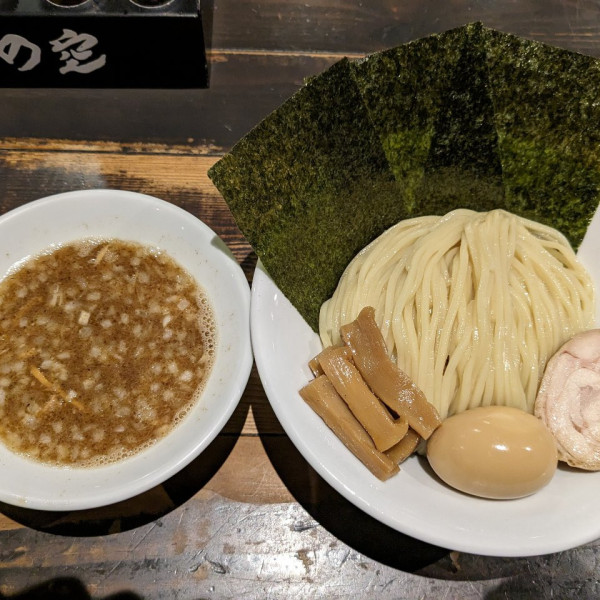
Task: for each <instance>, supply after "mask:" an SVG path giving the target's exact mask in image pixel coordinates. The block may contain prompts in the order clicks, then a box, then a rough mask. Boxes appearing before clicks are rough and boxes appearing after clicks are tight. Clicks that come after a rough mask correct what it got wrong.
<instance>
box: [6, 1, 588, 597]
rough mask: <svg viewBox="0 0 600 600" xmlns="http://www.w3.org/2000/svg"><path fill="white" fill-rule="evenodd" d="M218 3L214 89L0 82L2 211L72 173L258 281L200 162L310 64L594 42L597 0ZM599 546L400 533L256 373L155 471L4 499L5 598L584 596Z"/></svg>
mask: <svg viewBox="0 0 600 600" xmlns="http://www.w3.org/2000/svg"><path fill="white" fill-rule="evenodd" d="M206 4H207V5H208V6H209V7H210V6H212V8H213V10H212V31H213V35H212V39H211V50H210V53H209V56H210V62H211V86H210V88H209V89H208V90H138V91H132V90H93V91H92V90H15V89H0V107H1V110H0V213H4V212H6V211H8V210H11V209H12V208H15V207H17V206H20V205H22V204H24V203H26V202H29V201H31V200H34V199H36V198H40V197H43V196H47V195H50V194H55V193H59V192H63V191H70V190H73V189H91V188H116V189H124V190H132V191H137V192H144V193H148V194H151V195H155V196H157V197H159V198H163V199H165V200H167V201H169V202H172V203H174V204H177V205H178V206H181V207H183V208H184V209H185V210H187V211H189V212H190V213H191V214H194V215H196V216H197V217H200V218H201V219H203V220H204V221H205V222H206V223H207V224H208V225H209V226H210V227H212V228H213V229H214V230H215V231H216V232H217V233H218V234H219V235H220V236H221V237H222V238H223V239H224V240H225V242H226V243H227V244H228V245H229V247H230V248H231V249H232V251H233V253H234V255H235V257H236V259H237V260H238V261H239V262H240V264H241V265H242V267H243V268H244V271H245V273H246V276H247V278H248V282H249V284H250V283H251V280H252V274H253V272H254V267H255V264H256V256H255V255H254V253H253V251H252V249H251V248H250V246H249V245H248V243H247V242H246V240H245V239H244V238H243V236H242V235H241V233H240V231H239V229H238V228H237V226H236V225H235V223H234V221H233V219H232V217H231V214H230V212H229V210H228V208H227V206H226V204H225V203H224V201H223V199H222V198H221V196H220V195H219V193H218V191H217V190H216V189H215V188H214V186H213V185H212V183H211V182H210V180H209V179H208V176H207V171H208V169H209V168H210V166H211V165H212V164H214V162H215V161H216V160H218V158H219V157H220V156H221V155H222V154H223V153H224V152H226V151H227V150H228V149H229V148H231V146H232V145H233V144H234V143H235V142H236V141H237V140H238V139H239V138H240V137H241V136H242V135H244V134H245V133H246V132H247V131H249V130H250V129H251V128H252V127H253V126H254V125H255V124H256V123H258V122H259V121H260V119H262V118H263V117H264V116H266V115H267V114H269V112H270V111H272V110H273V109H274V108H276V107H277V106H278V105H279V104H280V103H281V102H283V101H284V100H285V99H286V98H288V97H289V96H290V95H291V94H292V93H294V91H296V90H297V89H298V88H299V87H300V86H301V85H302V83H303V81H304V79H305V78H306V77H310V76H311V75H315V74H318V73H320V72H322V71H323V70H324V69H326V68H327V67H328V66H329V65H331V64H332V63H334V62H335V61H337V60H339V59H340V58H341V57H343V56H349V57H351V58H356V57H360V56H363V55H365V54H367V53H369V52H373V51H377V50H380V49H383V48H386V47H392V46H395V45H397V44H399V43H404V42H406V41H409V40H411V39H415V38H417V37H420V36H423V35H428V34H430V33H433V32H437V31H442V30H444V29H447V28H449V27H453V26H457V25H462V24H464V23H467V22H472V21H476V20H481V21H483V22H484V24H485V25H488V26H491V27H496V28H498V29H501V30H503V31H507V32H512V33H516V34H520V35H522V36H524V37H528V38H530V39H536V40H540V41H545V42H549V43H553V44H556V45H559V46H561V47H565V48H569V49H572V50H577V51H581V52H585V53H588V54H591V55H594V56H600V19H598V14H599V12H598V11H599V9H600V0H580V1H577V2H576V1H573V0H548V1H547V2H544V3H539V2H537V1H536V0H523V1H521V2H514V1H513V0H494V1H493V2H481V1H475V0H473V1H466V0H451V1H444V2H443V1H441V0H419V1H417V0H408V1H406V2H404V3H399V2H394V1H391V0H373V1H369V2H365V1H364V0H343V1H342V0H315V1H314V2H298V1H292V0H287V1H285V0H265V1H262V2H256V1H253V0H214V1H212V0H211V1H210V2H208V3H206ZM0 83H1V82H0ZM0 244H1V240H0ZM507 526H510V524H507ZM599 558H600V543H598V542H595V543H592V544H589V545H587V546H583V547H581V548H576V549H573V550H570V551H568V552H563V553H559V554H554V555H550V556H545V557H532V558H529V559H519V558H515V559H505V558H490V557H482V556H472V555H468V554H458V553H451V552H449V551H448V550H445V549H441V548H437V547H435V546H431V545H428V544H425V543H422V542H419V541H417V540H415V539H412V538H410V537H408V536H405V535H402V534H400V533H398V532H396V531H393V530H391V529H390V528H388V527H386V526H385V525H382V524H381V523H379V522H377V521H376V520H375V519H372V518H371V517H368V516H367V515H366V514H365V513H363V512H362V511H360V510H359V509H357V508H356V507H354V506H353V505H352V504H351V503H349V502H348V501H346V500H345V499H344V498H342V496H340V495H339V494H338V493H337V492H336V491H335V490H333V489H332V488H331V487H330V486H329V485H327V484H326V483H325V482H324V481H323V480H322V479H321V478H320V477H319V476H318V475H317V474H316V473H315V472H314V470H313V469H312V468H311V467H310V466H309V465H308V464H307V463H306V461H305V460H304V459H303V458H302V456H301V455H300V454H299V452H298V451H297V450H296V449H295V448H294V446H293V444H292V443H291V442H290V440H289V439H288V437H287V436H286V435H285V433H284V431H283V429H282V428H281V425H280V424H279V422H278V421H277V418H276V416H275V414H274V413H273V411H272V409H271V408H270V405H269V403H268V400H267V398H266V395H265V392H264V389H263V387H262V384H261V382H260V379H259V377H258V374H257V372H256V370H255V369H254V370H253V372H252V374H251V376H250V380H249V382H248V385H247V387H246V390H245V392H244V394H243V396H242V399H241V402H240V404H239V406H238V407H237V409H236V410H235V412H234V413H233V415H232V416H231V418H230V419H229V422H228V423H227V424H226V426H225V427H224V429H223V431H222V432H221V434H220V435H219V436H217V438H216V439H215V440H214V441H213V442H212V443H211V444H210V446H209V447H208V448H207V449H206V450H205V451H204V452H203V453H202V455H201V456H200V457H198V458H197V459H196V460H194V461H193V462H192V463H191V464H190V465H188V466H187V467H186V468H185V469H183V470H182V471H181V472H180V473H178V474H177V475H175V476H174V477H172V478H170V479H169V480H167V481H166V482H164V483H163V484H162V485H160V486H157V487H155V488H153V489H151V490H149V491H148V492H146V493H144V494H141V495H139V496H137V497H135V498H132V499H130V500H127V501H124V502H120V503H117V504H114V505H111V506H107V507H103V508H99V509H94V510H87V511H73V512H44V511H34V510H27V509H24V508H17V507H13V506H10V505H6V504H0V599H3V598H20V599H25V598H29V599H39V598H47V597H50V598H58V599H59V600H60V599H66V598H69V599H71V598H75V599H80V598H81V599H85V600H89V599H90V598H112V599H116V598H120V599H127V600H137V599H141V598H160V599H173V600H175V599H177V600H186V599H190V600H192V599H193V600H198V599H199V598H212V599H214V598H236V599H237V598H244V599H254V598H256V599H259V598H260V599H261V600H262V599H265V598H267V599H268V598H289V597H298V598H357V599H361V598H378V599H383V600H387V599H392V598H394V599H396V598H449V599H453V598H461V599H465V600H475V599H480V598H484V597H485V598H487V599H488V600H496V599H500V598H516V599H525V598H543V597H551V596H554V597H560V598H561V599H570V598H573V599H577V600H580V599H582V598H595V597H598V596H599V595H600V589H599V584H598V577H597V564H598V560H599Z"/></svg>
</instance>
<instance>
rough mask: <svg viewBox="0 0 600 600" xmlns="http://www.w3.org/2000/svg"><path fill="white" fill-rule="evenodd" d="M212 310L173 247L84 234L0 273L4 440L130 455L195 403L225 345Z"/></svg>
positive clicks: (23, 449) (55, 458)
mask: <svg viewBox="0 0 600 600" xmlns="http://www.w3.org/2000/svg"><path fill="white" fill-rule="evenodd" d="M215 340H216V335H215V324H214V318H213V313H212V309H211V307H210V305H209V303H208V300H207V298H206V296H205V294H204V292H203V291H202V290H201V289H200V288H199V287H198V285H197V284H196V282H195V280H194V279H193V278H192V277H191V276H190V275H189V274H188V273H187V272H186V271H184V270H183V269H182V268H181V267H180V266H179V265H178V264H176V263H175V261H174V260H173V259H172V258H170V257H169V256H168V255H167V254H165V253H164V252H162V251H159V250H157V249H155V248H149V247H146V246H142V245H140V244H136V243H131V242H124V241H120V240H83V241H81V242H76V243H73V244H69V245H65V246H62V247H60V248H58V249H56V250H54V251H52V252H49V253H46V254H43V255H40V256H38V257H36V258H33V259H31V260H29V261H27V262H26V263H25V264H23V265H21V266H20V267H19V268H18V269H17V270H16V271H14V272H12V273H11V274H10V275H8V276H7V277H6V278H5V279H4V280H3V281H2V282H0V439H2V440H3V441H4V443H5V444H6V445H7V446H8V447H9V448H11V449H12V450H13V451H15V452H18V453H20V454H23V455H25V456H28V457H30V458H33V459H35V460H38V461H43V462H47V463H53V464H61V465H76V466H95V465H101V464H105V463H109V462H114V461H116V460H120V459H122V458H124V457H127V456H130V455H132V454H134V453H137V452H139V451H140V450H141V449H143V448H146V447H148V446H149V445H151V444H153V443H154V442H155V441H156V440H158V439H160V438H162V437H164V436H165V435H166V434H167V433H168V432H169V431H170V430H171V429H172V428H173V427H174V426H175V425H176V424H177V423H178V422H179V421H180V420H181V418H182V417H183V416H185V414H186V413H187V412H188V411H189V409H190V407H191V406H193V404H194V403H195V402H196V400H197V398H198V396H199V394H200V392H201V390H202V388H203V385H204V382H205V380H206V378H207V376H208V373H209V371H210V368H211V366H212V362H213V357H214V352H215Z"/></svg>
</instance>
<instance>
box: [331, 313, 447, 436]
mask: <svg viewBox="0 0 600 600" xmlns="http://www.w3.org/2000/svg"><path fill="white" fill-rule="evenodd" d="M340 333H341V335H342V339H343V340H344V342H345V343H346V344H348V346H349V347H350V349H351V350H352V358H353V360H354V364H355V365H356V366H357V367H358V370H359V371H360V373H361V375H362V376H363V377H364V379H365V381H366V382H367V384H368V385H369V387H370V388H371V389H372V390H373V393H374V394H375V395H376V396H378V397H379V398H380V400H381V401H382V402H383V403H384V404H386V405H387V406H388V407H389V408H390V409H391V410H393V411H394V412H395V413H396V414H398V415H399V416H401V417H404V418H405V419H406V420H407V421H408V424H409V425H410V426H411V427H412V429H414V430H415V431H416V432H417V433H418V434H419V435H420V436H421V437H423V438H424V439H428V438H429V436H430V435H431V434H432V433H433V431H434V430H435V429H436V428H437V427H438V426H439V425H440V423H441V421H440V416H439V414H438V412H437V410H436V409H435V407H434V406H433V404H431V403H430V402H428V401H427V398H425V394H423V392H422V391H421V390H420V389H419V388H418V387H417V386H416V385H415V383H414V382H413V381H412V379H411V378H410V377H409V376H408V375H407V374H406V373H404V372H403V371H402V370H401V369H399V368H398V366H397V365H396V364H395V363H394V362H393V361H392V360H391V358H390V357H389V356H388V353H387V349H386V346H385V340H384V339H383V336H382V335H381V331H380V330H379V327H378V326H377V323H376V322H375V311H374V309H373V308H372V307H370V306H368V307H365V308H363V309H362V310H361V312H360V314H359V315H358V317H357V319H356V320H355V321H353V322H352V323H349V324H348V325H344V326H343V327H342V328H341V329H340Z"/></svg>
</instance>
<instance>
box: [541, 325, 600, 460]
mask: <svg viewBox="0 0 600 600" xmlns="http://www.w3.org/2000/svg"><path fill="white" fill-rule="evenodd" d="M535 415H536V416H537V417H539V418H540V419H541V420H542V421H543V422H544V423H545V424H546V426H547V427H548V429H550V431H551V432H552V434H553V435H554V438H555V439H556V443H557V449H558V457H559V459H560V460H562V461H564V462H566V463H567V464H569V465H571V466H573V467H578V468H580V469H586V470H589V471H598V470H600V329H592V330H590V331H586V332H583V333H580V334H578V335H576V336H574V337H573V338H571V339H570V340H569V341H568V342H566V343H565V344H564V345H563V346H562V347H561V348H560V350H559V351H558V352H557V353H556V354H555V355H554V356H553V357H552V358H551V359H550V360H549V361H548V365H547V366H546V370H545V372H544V377H543V378H542V383H541V386H540V391H539V393H538V396H537V398H536V401H535Z"/></svg>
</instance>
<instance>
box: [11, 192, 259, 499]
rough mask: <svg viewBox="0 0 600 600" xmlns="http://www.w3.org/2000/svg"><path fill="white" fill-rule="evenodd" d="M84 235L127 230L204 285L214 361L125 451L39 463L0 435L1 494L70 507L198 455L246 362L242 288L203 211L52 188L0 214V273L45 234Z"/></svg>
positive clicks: (233, 400)
mask: <svg viewBox="0 0 600 600" xmlns="http://www.w3.org/2000/svg"><path fill="white" fill-rule="evenodd" d="M86 237H104V238H108V237H110V238H118V239H123V240H130V241H135V242H139V243H142V244H146V245H151V246H155V247H159V248H161V249H164V250H165V251H166V252H167V253H168V254H169V255H170V256H171V257H173V258H174V259H175V260H176V261H177V262H178V263H179V264H180V265H181V266H182V267H183V268H185V269H186V270H187V271H188V272H189V273H190V274H191V275H192V276H193V277H194V278H195V279H196V280H197V282H198V283H199V285H200V286H201V287H202V288H203V289H204V290H205V292H206V295H207V297H208V299H209V301H210V303H211V305H212V308H213V311H214V315H215V321H216V329H217V344H216V346H217V350H216V355H215V361H214V365H213V368H212V371H211V373H210V376H209V378H208V381H207V383H206V388H205V389H204V391H203V393H202V395H201V397H200V399H199V401H198V402H197V403H196V404H195V406H194V407H193V408H192V410H191V411H190V412H189V414H188V415H187V416H186V418H185V419H184V420H183V421H182V422H181V423H180V424H179V425H178V426H177V427H176V428H174V429H173V430H172V432H171V433H170V434H168V435H167V436H166V437H165V438H163V439H162V440H160V441H159V442H157V443H156V444H154V445H153V446H151V447H150V448H148V449H147V450H145V451H143V452H141V453H139V454H137V455H135V456H132V457H131V458H128V459H125V460H122V461H119V462H116V463H113V464H110V465H107V466H102V467H97V468H74V467H59V466H50V465H45V464H43V463H40V462H34V461H32V460H29V459H26V458H24V457H21V456H19V455H17V454H15V453H13V452H11V451H10V450H8V449H7V448H6V447H5V446H4V445H2V444H0V500H2V501H3V502H8V503H10V504H14V505H17V506H25V507H28V508H35V509H46V510H75V509H84V508H91V507H97V506H102V505H106V504H110V503H113V502H117V501H119V500H124V499H126V498H130V497H132V496H135V495H136V494H139V493H141V492H144V491H146V490H148V489H149V488H151V487H153V486H155V485H157V484H159V483H161V482H162V481H164V480H165V479H167V478H168V477H170V476H171V475H173V474H175V473H176V472H177V471H179V470H180V469H182V468H183V467H184V466H185V465H187V464H188V463H189V462H190V461H192V460H193V459H194V458H195V457H197V456H198V455H199V454H200V453H201V452H202V451H203V450H204V449H205V448H206V447H207V446H208V445H209V443H210V442H211V441H212V440H213V439H214V438H215V437H216V435H217V434H218V433H219V432H220V431H221V429H222V428H223V426H224V425H225V423H226V422H227V420H228V419H229V417H230V416H231V414H232V412H233V411H234V409H235V407H236V406H237V404H238V402H239V399H240V397H241V395H242V393H243V391H244V389H245V387H246V384H247V382H248V377H249V376H250V369H251V367H252V350H251V344H250V327H249V306H250V288H249V286H248V282H247V280H246V278H245V276H244V273H243V271H242V269H241V268H240V266H239V265H238V263H237V262H236V260H235V258H234V257H233V256H232V254H231V253H230V252H229V250H228V249H227V246H226V245H225V244H224V243H223V241H222V240H221V239H220V238H219V237H218V236H217V234H216V233H214V232H213V231H212V230H211V229H210V228H209V227H207V226H206V225H205V224H204V223H203V222H202V221H200V220H199V219H197V218H196V217H194V216H193V215H191V214H189V213H188V212H186V211H184V210H182V209H180V208H178V207H176V206H174V205H172V204H169V203H168V202H164V201H162V200H158V199H157V198H152V197H150V196H145V195H142V194H136V193H132V192H124V191H116V190H87V191H76V192H68V193H65V194H58V195H56V196H51V197H48V198H43V199H41V200H37V201H35V202H31V203H28V204H25V205H23V206H21V207H19V208H17V209H15V210H13V211H11V212H9V213H6V214H5V215H3V216H1V217H0V277H4V276H5V274H6V273H7V271H8V270H9V269H10V267H11V266H12V265H14V264H15V263H16V262H18V261H22V260H24V259H26V258H27V257H29V256H32V255H35V254H38V253H39V252H40V251H42V250H44V249H46V248H48V247H49V246H51V245H53V244H59V243H65V242H70V241H74V240H78V239H82V238H86Z"/></svg>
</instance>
